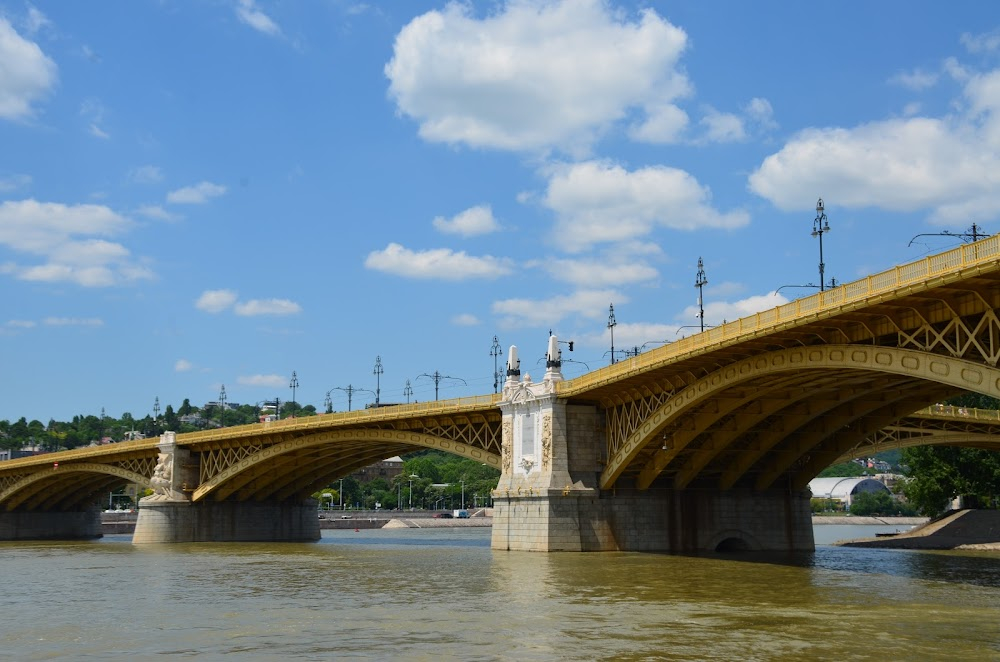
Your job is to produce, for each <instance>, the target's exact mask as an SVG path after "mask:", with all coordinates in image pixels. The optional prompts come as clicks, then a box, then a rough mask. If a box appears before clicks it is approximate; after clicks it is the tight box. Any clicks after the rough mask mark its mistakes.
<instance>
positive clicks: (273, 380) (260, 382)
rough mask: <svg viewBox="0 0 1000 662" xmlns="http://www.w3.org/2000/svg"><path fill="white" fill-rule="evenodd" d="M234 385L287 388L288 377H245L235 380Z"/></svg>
mask: <svg viewBox="0 0 1000 662" xmlns="http://www.w3.org/2000/svg"><path fill="white" fill-rule="evenodd" d="M236 383H237V384H239V385H240V386H267V387H271V388H281V387H287V386H288V377H283V376H281V375H245V376H242V377H237V378H236Z"/></svg>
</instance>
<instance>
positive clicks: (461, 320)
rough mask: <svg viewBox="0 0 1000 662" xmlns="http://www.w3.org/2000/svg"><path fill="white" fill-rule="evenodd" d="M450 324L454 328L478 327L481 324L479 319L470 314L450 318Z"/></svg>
mask: <svg viewBox="0 0 1000 662" xmlns="http://www.w3.org/2000/svg"><path fill="white" fill-rule="evenodd" d="M451 323H452V324H454V325H456V326H478V325H480V324H482V322H480V321H479V318H478V317H476V316H475V315H473V314H471V313H461V314H459V315H455V316H454V317H452V318H451Z"/></svg>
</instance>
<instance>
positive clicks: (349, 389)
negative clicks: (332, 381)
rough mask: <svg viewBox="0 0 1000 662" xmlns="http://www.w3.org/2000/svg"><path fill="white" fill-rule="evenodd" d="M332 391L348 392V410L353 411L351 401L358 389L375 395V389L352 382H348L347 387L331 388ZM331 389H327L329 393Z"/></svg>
mask: <svg viewBox="0 0 1000 662" xmlns="http://www.w3.org/2000/svg"><path fill="white" fill-rule="evenodd" d="M330 391H343V392H344V393H346V394H347V411H351V401H352V399H353V397H354V393H355V392H356V391H364V392H365V393H371V394H372V395H375V391H373V390H371V389H369V388H358V387H356V386H353V385H351V384H348V385H347V388H344V387H342V386H334V387H333V388H332V389H330ZM330 391H327V393H328V394H329V393H330Z"/></svg>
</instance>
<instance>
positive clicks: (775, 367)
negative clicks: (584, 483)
mask: <svg viewBox="0 0 1000 662" xmlns="http://www.w3.org/2000/svg"><path fill="white" fill-rule="evenodd" d="M802 375H806V376H807V378H808V381H809V382H810V383H812V382H816V381H817V380H819V382H818V383H819V384H821V387H817V388H816V389H815V391H816V392H815V393H812V392H811V391H810V389H808V388H807V387H806V386H805V382H804V381H803V382H802V383H800V384H797V383H796V376H802ZM740 388H752V389H753V390H754V391H755V392H756V391H757V390H759V389H761V388H763V389H772V390H773V389H778V390H780V389H785V390H786V391H791V392H792V393H791V394H789V395H785V396H783V397H784V398H785V400H784V403H785V405H786V406H788V405H790V406H789V407H788V408H787V413H788V417H789V418H790V419H793V420H792V421H791V423H790V425H791V427H786V428H785V429H783V430H778V431H777V432H772V433H771V436H772V437H773V438H772V439H770V440H769V442H768V443H769V444H770V445H769V446H768V447H767V448H760V449H756V451H755V450H753V449H748V451H747V453H745V455H744V457H745V458H747V459H744V460H742V461H737V462H735V463H734V464H733V465H731V466H730V469H728V470H727V471H728V473H726V474H724V475H723V477H722V478H721V482H720V486H721V487H723V488H727V487H731V486H732V485H733V484H734V483H735V482H736V481H737V480H739V479H740V477H742V476H743V475H744V474H745V473H746V472H747V471H748V470H749V469H750V468H751V466H752V465H753V464H754V463H755V462H757V461H758V460H760V459H761V457H763V455H764V454H765V453H767V452H768V451H769V450H770V449H771V448H774V447H775V446H776V445H777V444H778V443H780V442H782V441H784V440H785V439H787V438H788V437H789V436H790V435H792V434H794V433H797V432H799V431H800V430H808V431H809V432H811V433H813V434H816V435H820V434H822V435H823V436H824V438H826V437H829V436H830V435H834V436H836V437H837V438H836V439H834V440H833V441H832V442H830V443H831V445H830V447H829V448H824V449H823V452H821V453H813V454H812V455H811V457H810V458H809V461H808V462H807V463H806V466H805V467H803V468H802V469H800V470H798V471H797V473H796V478H795V483H796V484H798V483H800V482H801V480H802V477H803V476H804V472H805V473H807V472H808V471H812V470H813V468H814V466H815V465H816V464H817V463H820V462H823V461H826V460H827V459H829V461H833V460H834V459H836V457H838V456H839V455H841V454H842V453H844V452H845V451H847V450H848V449H849V448H850V447H852V446H853V445H856V444H857V442H858V441H860V440H859V439H857V438H856V436H854V437H851V436H850V435H851V434H855V433H856V431H846V432H845V428H846V427H847V426H849V425H851V424H853V423H855V422H856V421H858V420H860V419H862V418H864V417H869V418H870V419H871V420H872V421H882V423H881V427H884V426H885V425H887V424H889V423H891V422H892V421H893V420H896V419H898V418H900V417H902V416H903V415H906V414H908V413H910V411H914V410H916V409H919V408H921V407H923V406H926V405H928V404H931V403H933V402H934V401H935V400H936V399H939V398H941V397H943V396H947V395H950V394H953V393H956V392H961V391H975V392H977V393H983V394H986V395H990V396H993V397H1000V370H998V369H997V368H995V367H993V366H989V365H985V364H981V363H974V362H972V361H968V360H965V359H959V358H954V357H950V356H942V355H937V354H929V353H925V352H920V351H916V350H904V349H898V348H894V347H878V346H863V345H815V346H807V347H797V348H792V349H782V350H777V351H773V352H769V353H766V354H762V355H757V356H754V357H751V358H747V359H744V360H742V361H738V362H736V363H733V364H730V365H727V366H724V367H722V368H720V369H718V370H716V371H714V372H712V373H711V374H708V375H706V376H704V377H702V378H701V379H699V380H697V381H695V382H693V383H691V384H689V385H688V386H686V387H685V388H682V389H680V390H679V391H678V392H677V393H675V394H674V396H673V397H671V398H670V399H668V400H667V401H665V402H664V403H663V404H662V405H660V406H659V407H658V408H657V409H656V410H654V411H653V412H652V413H651V414H650V415H649V416H648V417H647V419H646V420H645V421H644V422H643V423H642V424H640V425H639V426H638V427H637V428H636V429H635V430H634V431H633V432H632V433H631V434H630V435H628V437H627V438H625V439H624V440H623V441H622V442H621V443H620V444H619V445H618V446H617V450H615V451H614V452H612V453H609V458H608V463H607V465H606V467H605V469H604V471H603V472H602V474H601V488H602V489H608V488H610V487H611V486H613V485H614V484H615V483H616V481H617V480H618V479H619V478H620V477H621V476H622V474H623V472H624V471H625V470H626V469H627V468H629V467H630V466H632V465H634V463H636V462H639V463H640V466H641V470H640V472H639V477H638V481H637V486H638V487H639V488H640V489H645V488H646V487H648V486H649V485H650V484H651V483H652V482H653V480H655V478H656V477H657V476H658V475H659V474H660V473H661V472H662V471H664V470H665V469H666V467H667V466H668V465H670V464H671V462H674V461H675V460H678V459H679V458H681V454H682V451H685V448H686V447H687V446H688V444H690V443H691V442H692V441H694V439H696V438H697V437H698V436H699V435H700V434H701V433H703V432H704V431H705V430H707V429H708V428H709V427H710V426H712V425H714V424H716V423H718V422H719V421H720V420H723V419H725V418H726V417H727V416H730V415H731V414H732V413H733V412H734V411H735V409H736V408H737V407H739V406H743V404H745V402H746V401H748V398H746V397H743V396H741V395H740V392H739V389H740ZM838 394H845V395H846V398H845V400H846V402H845V401H842V399H841V398H840V397H838ZM741 397H742V400H741ZM873 398H875V400H874V401H873V400H872V399H873ZM713 400H715V401H716V402H711V401H713ZM706 403H708V404H711V406H709V407H706V408H705V410H704V411H703V412H702V413H701V414H700V415H702V416H703V419H704V420H700V421H698V420H691V421H687V422H686V423H687V429H685V430H683V431H681V433H680V434H674V435H672V438H671V439H670V441H669V443H667V441H666V440H664V441H663V443H662V446H663V447H662V448H660V449H658V450H655V451H654V452H652V453H650V449H651V448H655V446H656V445H658V444H659V442H660V438H661V436H662V434H663V431H664V430H665V429H667V428H668V426H671V425H679V423H680V422H681V421H682V420H683V419H684V417H685V416H689V415H690V413H691V412H692V411H694V410H695V409H696V408H697V407H699V406H702V405H706ZM754 406H755V407H756V409H755V410H754V411H756V413H746V414H743V415H745V416H747V417H748V418H747V419H746V420H747V421H755V422H760V421H762V420H765V419H766V418H767V417H768V416H773V415H774V414H776V413H779V412H782V408H781V406H778V407H777V408H775V407H770V408H769V406H768V405H767V404H766V403H764V404H761V403H756V404H755V405H754ZM908 407H909V408H910V409H909V411H903V410H905V409H906V408H908ZM747 411H749V410H747ZM754 416H756V417H757V418H756V419H754V418H753V417H754ZM823 417H827V418H828V419H829V420H828V421H827V423H828V424H827V425H826V427H823V428H820V427H818V426H819V425H820V423H819V422H817V421H821V420H826V419H824V418H823ZM883 419H884V420H883ZM738 425H739V421H737V427H738ZM809 426H812V427H811V428H810V427H809ZM873 431H874V430H872V431H871V432H873ZM805 436H807V435H805V434H803V435H800V437H805ZM734 439H735V437H734V436H732V435H730V436H729V437H726V436H725V435H721V437H720V441H718V442H717V443H713V442H710V443H709V444H707V446H705V445H703V446H702V447H701V448H698V449H696V450H695V452H694V453H691V452H690V449H688V451H687V452H686V454H685V457H683V458H681V459H682V461H683V463H684V464H683V466H679V465H678V463H677V462H675V464H674V466H673V467H672V468H673V469H675V470H678V473H677V474H675V476H676V477H675V485H674V487H675V488H678V489H680V488H683V487H684V486H685V485H686V484H687V482H690V480H692V479H693V477H694V476H696V475H697V473H698V471H699V470H700V469H701V468H702V467H704V466H705V465H706V464H707V463H708V462H709V461H711V460H712V459H713V458H714V457H716V456H717V455H718V453H719V452H721V451H722V450H723V449H725V448H726V447H727V446H728V445H729V444H731V443H732V442H733V440H734ZM848 439H850V443H849V442H848ZM810 443H811V440H810V441H806V440H803V439H800V440H799V442H798V445H796V446H795V447H794V448H793V449H792V451H791V452H786V453H784V457H782V458H781V459H778V460H775V461H774V463H773V464H772V466H770V467H768V468H766V469H765V470H764V472H763V474H764V478H762V479H761V480H758V482H757V489H765V488H767V487H769V486H770V484H771V483H773V481H774V479H776V478H777V477H778V476H780V475H782V474H783V473H784V472H785V471H787V470H788V469H789V467H791V466H792V465H793V464H794V463H796V462H799V461H800V458H801V457H802V456H803V455H805V454H806V453H807V452H808V451H810V450H812V449H813V448H814V446H815V444H812V445H810ZM755 453H756V455H755ZM831 454H832V457H831ZM751 459H752V460H753V461H752V462H751V461H749V460H751ZM828 463H829V462H827V464H828ZM699 465H700V466H699ZM823 466H826V465H825V464H824V465H823ZM822 468H823V467H822V466H821V467H819V469H817V470H816V471H817V472H818V471H819V470H821V469H822ZM677 477H680V478H677ZM765 483H766V484H765ZM806 483H808V480H806Z"/></svg>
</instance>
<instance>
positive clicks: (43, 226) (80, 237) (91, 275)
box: [0, 200, 153, 287]
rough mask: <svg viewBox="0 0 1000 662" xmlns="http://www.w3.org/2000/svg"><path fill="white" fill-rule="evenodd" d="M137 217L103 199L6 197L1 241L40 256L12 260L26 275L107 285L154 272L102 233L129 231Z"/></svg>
mask: <svg viewBox="0 0 1000 662" xmlns="http://www.w3.org/2000/svg"><path fill="white" fill-rule="evenodd" d="M131 226H132V222H131V221H130V220H128V219H127V218H125V217H124V216H121V215H119V214H117V213H116V212H114V211H112V210H111V209H109V208H108V207H105V206H102V205H64V204H60V203H51V202H49V203H44V202H38V201H36V200H20V201H7V202H3V203H0V245H5V246H7V247H9V248H11V249H12V250H14V251H17V252H20V253H26V254H29V255H33V256H39V257H41V258H42V259H44V260H45V262H43V263H42V264H34V265H25V264H16V263H8V264H5V265H4V269H3V271H4V272H5V273H9V274H13V275H15V276H16V277H17V278H19V279H21V280H30V281H41V282H74V283H77V284H78V285H83V286H85V287H106V286H109V285H117V284H121V283H126V282H132V281H136V280H144V279H149V278H152V277H153V273H152V271H151V270H150V269H149V268H148V267H147V266H146V265H145V264H142V263H141V261H139V262H137V261H136V260H135V259H133V258H132V256H131V254H130V252H129V250H128V249H127V248H125V247H124V246H123V245H121V244H118V243H115V242H111V241H107V240H105V239H98V238H96V237H95V235H96V236H102V235H103V236H109V235H114V234H118V233H121V232H124V231H125V230H127V229H129V228H130V227H131Z"/></svg>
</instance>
